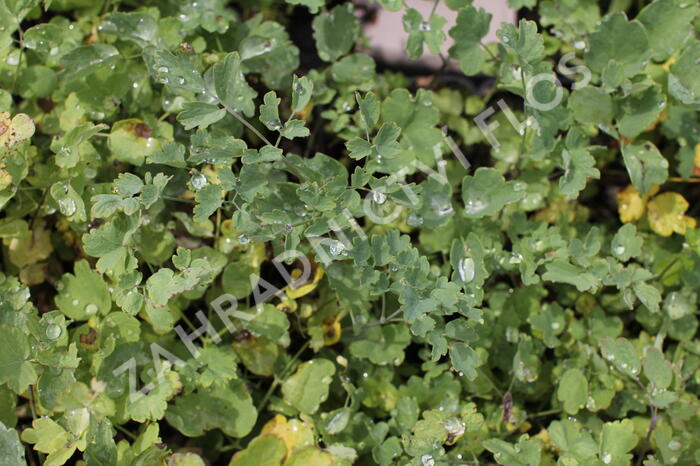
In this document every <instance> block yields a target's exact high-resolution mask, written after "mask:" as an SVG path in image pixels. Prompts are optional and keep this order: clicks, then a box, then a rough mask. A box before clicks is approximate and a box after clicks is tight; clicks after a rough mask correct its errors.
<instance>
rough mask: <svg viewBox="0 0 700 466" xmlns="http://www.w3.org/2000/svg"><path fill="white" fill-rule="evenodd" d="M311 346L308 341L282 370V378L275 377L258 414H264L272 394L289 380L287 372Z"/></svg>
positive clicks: (261, 402)
mask: <svg viewBox="0 0 700 466" xmlns="http://www.w3.org/2000/svg"><path fill="white" fill-rule="evenodd" d="M310 344H311V340H307V341H306V342H305V343H304V344H303V345H302V346H301V348H299V351H297V352H296V354H294V356H293V357H292V359H290V360H289V362H288V363H287V364H286V365H285V366H284V369H282V372H281V374H280V375H281V377H276V376H275V380H274V381H273V382H272V384H271V385H270V388H268V389H267V392H265V395H264V396H263V398H262V400H261V401H260V405H259V407H258V412H259V413H260V412H262V411H263V409H265V406H266V405H267V402H268V401H269V400H270V397H271V396H272V394H273V393H274V392H275V390H276V389H277V387H278V386H279V385H280V384H282V382H284V381H285V380H286V378H287V375H286V373H287V371H288V370H289V369H290V368H291V366H292V364H294V362H295V361H296V360H297V359H298V358H299V356H301V354H302V353H303V352H304V351H306V349H307V348H308V347H309V345H310Z"/></svg>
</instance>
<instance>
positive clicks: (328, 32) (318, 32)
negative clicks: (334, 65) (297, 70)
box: [313, 3, 360, 62]
mask: <svg viewBox="0 0 700 466" xmlns="http://www.w3.org/2000/svg"><path fill="white" fill-rule="evenodd" d="M353 10H354V9H353V6H352V4H350V3H346V4H343V5H337V6H336V7H335V8H333V9H332V10H331V11H330V12H329V13H323V14H320V15H318V16H316V17H315V18H314V21H313V30H314V39H315V40H316V48H317V50H318V55H319V56H320V57H321V59H322V60H324V61H327V62H335V61H336V60H338V58H340V57H342V56H343V55H345V54H346V53H348V52H349V51H350V50H351V49H352V47H353V46H354V45H355V40H356V39H357V36H358V34H359V31H360V26H359V23H358V21H357V18H356V17H355V14H354V11H353Z"/></svg>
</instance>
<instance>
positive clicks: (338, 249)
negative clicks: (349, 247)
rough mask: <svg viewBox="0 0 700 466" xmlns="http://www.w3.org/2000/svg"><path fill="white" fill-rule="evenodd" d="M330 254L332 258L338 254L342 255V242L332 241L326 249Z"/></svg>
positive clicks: (343, 246)
mask: <svg viewBox="0 0 700 466" xmlns="http://www.w3.org/2000/svg"><path fill="white" fill-rule="evenodd" d="M328 250H329V251H330V253H331V254H332V255H334V256H337V255H338V254H340V253H342V252H343V251H344V250H345V245H344V244H343V242H342V241H337V240H336V241H333V242H332V243H331V245H330V247H329V248H328Z"/></svg>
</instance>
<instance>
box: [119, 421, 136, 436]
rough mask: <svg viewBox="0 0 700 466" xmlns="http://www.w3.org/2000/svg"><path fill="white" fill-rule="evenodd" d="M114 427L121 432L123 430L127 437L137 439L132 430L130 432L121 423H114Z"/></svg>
mask: <svg viewBox="0 0 700 466" xmlns="http://www.w3.org/2000/svg"><path fill="white" fill-rule="evenodd" d="M114 428H115V429H117V430H118V431H119V432H121V433H122V434H124V435H126V436H127V437H129V438H130V439H131V440H136V436H135V435H134V434H132V433H131V432H129V431H128V430H126V429H125V428H123V427H122V426H120V425H119V424H114Z"/></svg>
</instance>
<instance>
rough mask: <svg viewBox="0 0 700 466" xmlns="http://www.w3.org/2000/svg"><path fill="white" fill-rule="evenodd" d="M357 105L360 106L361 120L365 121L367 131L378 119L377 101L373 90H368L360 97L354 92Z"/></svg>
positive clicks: (371, 128) (372, 127) (370, 129)
mask: <svg viewBox="0 0 700 466" xmlns="http://www.w3.org/2000/svg"><path fill="white" fill-rule="evenodd" d="M355 99H356V100H357V105H358V106H359V107H360V114H361V115H362V120H363V121H364V122H365V127H366V129H367V131H368V132H369V131H372V130H373V129H374V127H375V126H376V125H377V122H378V121H379V110H380V108H379V101H378V100H377V96H376V95H375V94H374V93H373V92H368V93H367V94H365V96H364V97H362V96H361V95H360V94H359V93H356V94H355Z"/></svg>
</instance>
